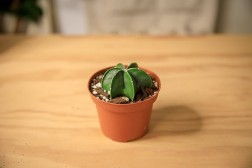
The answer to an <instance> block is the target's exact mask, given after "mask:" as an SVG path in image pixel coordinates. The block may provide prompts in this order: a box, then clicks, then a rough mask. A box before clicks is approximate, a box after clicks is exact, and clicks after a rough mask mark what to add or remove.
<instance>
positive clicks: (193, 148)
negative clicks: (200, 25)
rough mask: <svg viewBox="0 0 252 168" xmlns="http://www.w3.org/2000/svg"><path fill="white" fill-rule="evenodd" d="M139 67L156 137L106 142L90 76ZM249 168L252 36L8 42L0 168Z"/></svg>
mask: <svg viewBox="0 0 252 168" xmlns="http://www.w3.org/2000/svg"><path fill="white" fill-rule="evenodd" d="M132 61H137V62H138V63H139V64H140V65H141V66H143V67H146V68H148V69H151V70H153V71H154V72H156V73H157V74H159V76H160V78H161V81H162V90H161V92H160V95H159V98H158V100H157V102H156V103H155V106H154V109H153V114H152V119H151V123H150V130H149V133H148V134H147V135H146V136H144V137H143V138H142V139H139V140H137V141H133V142H129V143H118V142H114V141H111V140H110V139H108V138H106V137H104V136H103V134H102V133H101V131H100V128H99V122H98V118H97V114H96V110H95V105H94V104H93V102H92V101H91V99H90V97H89V95H88V90H87V88H86V84H87V80H88V78H89V76H90V75H91V74H92V73H93V72H95V71H97V70H99V69H100V68H103V67H107V66H112V65H115V64H116V63H118V62H122V63H124V64H128V63H130V62H132ZM36 167H38V168H44V167H45V168H91V167H92V168H93V167H94V168H95V167H97V168H103V167H104V168H154V167H156V168H167V167H169V168H251V167H252V36H196V37H174V36H170V37H147V36H145V37H141V36H131V37H128V36H122V37H114V36H87V37H78V36H57V35H56V36H41V37H40V36H17V37H15V36H0V168H36Z"/></svg>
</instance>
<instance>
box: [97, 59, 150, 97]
mask: <svg viewBox="0 0 252 168" xmlns="http://www.w3.org/2000/svg"><path fill="white" fill-rule="evenodd" d="M101 83H102V88H103V89H104V90H105V91H107V92H109V93H110V97H111V98H112V99H113V98H115V97H117V96H127V97H128V98H129V99H130V100H131V101H133V100H134V98H135V95H136V92H137V91H138V90H139V89H140V88H141V87H151V86H152V79H151V77H150V76H149V75H148V74H147V73H146V72H145V71H143V70H141V69H139V67H138V65H137V63H131V64H130V65H129V66H128V67H125V66H124V65H123V64H121V63H119V64H117V65H116V66H115V67H113V68H111V69H109V70H107V71H106V72H105V73H104V75H103V78H102V82H101Z"/></svg>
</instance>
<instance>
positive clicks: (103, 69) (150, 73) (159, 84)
mask: <svg viewBox="0 0 252 168" xmlns="http://www.w3.org/2000/svg"><path fill="white" fill-rule="evenodd" d="M112 67H114V66H109V67H105V68H102V69H100V70H98V71H96V72H94V73H93V74H92V75H91V76H90V77H89V78H88V83H87V89H88V92H89V94H90V95H91V96H92V97H93V98H94V99H96V100H97V101H99V102H101V103H104V104H108V105H113V106H120V107H123V106H129V105H137V104H143V103H145V102H147V101H151V100H153V99H156V98H157V95H158V93H159V91H160V89H161V81H160V78H159V76H158V75H157V74H156V73H154V72H152V71H151V70H149V69H146V68H142V67H139V68H140V69H142V70H144V71H146V72H147V73H148V74H149V75H150V76H151V77H152V78H154V79H155V80H156V81H157V83H158V90H157V91H156V93H155V94H154V95H153V96H151V97H150V98H148V99H146V100H143V101H139V102H134V103H128V104H115V103H110V102H105V101H103V100H100V99H99V98H97V97H96V96H94V95H93V94H92V92H91V90H90V84H91V82H92V79H93V78H94V77H95V76H97V75H98V74H99V73H101V72H105V71H106V70H108V69H110V68H112ZM153 75H154V76H153Z"/></svg>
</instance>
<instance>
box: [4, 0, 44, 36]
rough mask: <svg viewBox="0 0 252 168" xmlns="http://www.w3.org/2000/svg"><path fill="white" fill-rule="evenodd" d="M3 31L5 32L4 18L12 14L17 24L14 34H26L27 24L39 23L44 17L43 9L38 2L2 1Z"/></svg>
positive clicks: (24, 0)
mask: <svg viewBox="0 0 252 168" xmlns="http://www.w3.org/2000/svg"><path fill="white" fill-rule="evenodd" d="M0 11H1V21H2V23H1V30H2V31H4V24H3V22H4V20H3V18H4V16H5V15H6V14H11V15H13V16H15V18H16V23H15V27H14V33H25V32H26V29H27V23H28V22H29V21H31V22H36V23H37V22H38V21H39V20H40V18H41V17H42V15H43V11H42V8H41V7H40V6H39V5H38V4H37V0H1V1H0Z"/></svg>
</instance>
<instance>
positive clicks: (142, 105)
mask: <svg viewBox="0 0 252 168" xmlns="http://www.w3.org/2000/svg"><path fill="white" fill-rule="evenodd" d="M109 68H111V67H109ZM109 68H105V69H102V70H100V71H98V72H96V73H94V74H93V75H92V76H91V77H90V78H89V81H88V90H89V93H90V96H91V98H92V100H93V102H94V103H95V104H96V109H97V112H98V116H99V121H100V126H101V130H102V132H103V133H104V135H105V136H107V137H109V138H110V139H112V140H114V141H119V142H127V141H131V140H135V139H138V138H140V137H142V136H144V135H145V134H146V132H147V131H148V126H149V122H150V118H151V111H152V105H153V103H154V102H155V101H156V99H157V97H158V93H159V91H160V88H161V82H160V78H159V77H158V76H157V75H156V74H155V73H153V72H152V71H150V70H148V69H144V68H141V69H143V70H144V71H146V72H147V73H148V74H149V75H150V76H151V77H152V78H153V79H154V80H156V81H157V83H158V90H157V92H156V93H155V94H154V95H153V96H152V97H151V98H148V99H146V100H144V101H141V102H137V103H130V104H113V103H108V102H105V101H102V100H100V99H98V98H97V97H95V96H94V95H93V94H92V93H91V91H90V85H91V82H92V79H93V78H95V77H96V76H97V75H99V74H102V73H104V72H105V71H106V70H107V69H109Z"/></svg>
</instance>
